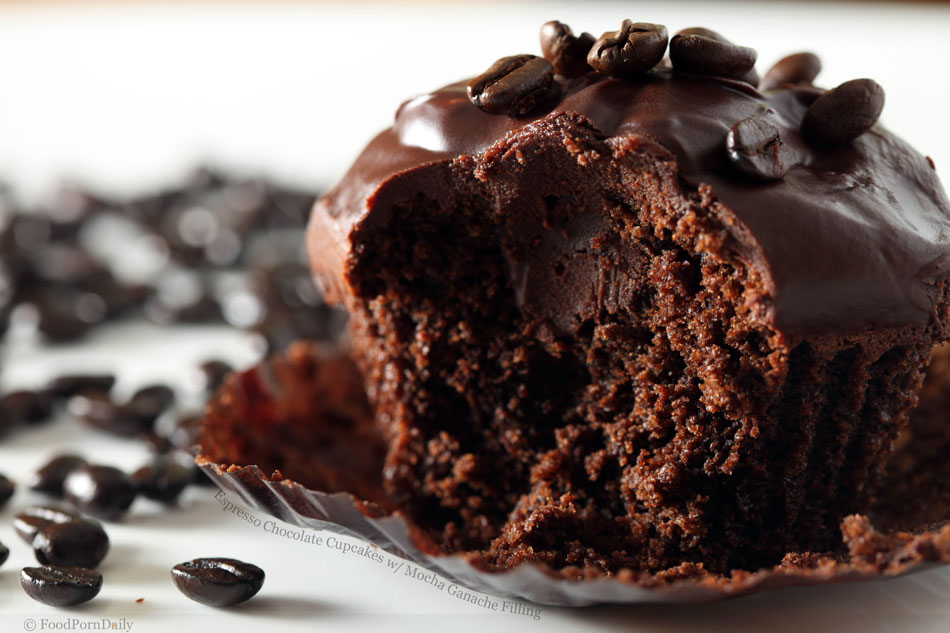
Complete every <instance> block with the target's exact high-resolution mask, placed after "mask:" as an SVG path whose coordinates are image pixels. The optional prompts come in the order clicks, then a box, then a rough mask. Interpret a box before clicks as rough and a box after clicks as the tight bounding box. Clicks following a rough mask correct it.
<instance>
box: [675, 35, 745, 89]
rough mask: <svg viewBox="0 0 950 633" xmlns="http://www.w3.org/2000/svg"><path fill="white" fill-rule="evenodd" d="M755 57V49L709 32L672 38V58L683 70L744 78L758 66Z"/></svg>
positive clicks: (699, 73)
mask: <svg viewBox="0 0 950 633" xmlns="http://www.w3.org/2000/svg"><path fill="white" fill-rule="evenodd" d="M716 35H718V33H717V34H716ZM720 37H721V36H720ZM756 57H758V54H757V53H756V52H755V49H752V48H748V47H745V46H737V45H736V44H732V43H731V42H727V41H722V40H718V39H714V38H712V37H709V36H708V35H693V34H686V35H683V34H677V35H674V36H673V39H672V40H670V61H671V62H672V63H673V69H674V70H677V71H680V72H689V73H696V74H698V75H714V76H717V77H728V78H732V79H742V78H743V77H744V76H745V75H746V74H747V73H748V72H749V71H750V70H752V69H753V68H754V67H755V60H756Z"/></svg>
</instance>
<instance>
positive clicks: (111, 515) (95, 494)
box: [63, 466, 138, 519]
mask: <svg viewBox="0 0 950 633" xmlns="http://www.w3.org/2000/svg"><path fill="white" fill-rule="evenodd" d="M63 491H64V492H65V493H66V500H67V501H69V502H70V503H72V504H73V505H74V506H76V508H78V509H79V510H80V511H82V512H87V513H89V514H91V515H93V516H96V517H99V518H102V519H117V518H119V517H120V516H122V514H124V513H125V512H126V510H128V509H129V506H131V505H132V502H133V501H135V495H136V493H137V492H138V487H137V486H136V485H135V482H134V481H133V480H132V478H131V477H129V476H128V475H126V474H125V473H124V472H122V471H121V470H119V469H118V468H113V467H112V466H84V467H82V468H78V469H76V470H74V471H72V472H71V473H69V475H67V476H66V481H65V482H64V483H63Z"/></svg>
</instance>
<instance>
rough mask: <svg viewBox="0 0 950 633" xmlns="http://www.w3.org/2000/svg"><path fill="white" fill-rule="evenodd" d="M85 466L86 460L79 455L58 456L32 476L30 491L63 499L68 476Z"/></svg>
mask: <svg viewBox="0 0 950 633" xmlns="http://www.w3.org/2000/svg"><path fill="white" fill-rule="evenodd" d="M85 465H86V460H85V459H83V458H82V457H80V456H79V455H58V456H56V457H54V458H53V459H51V460H49V461H48V462H46V464H44V465H43V466H42V467H40V468H39V470H37V471H36V472H34V473H33V474H32V475H30V477H29V479H28V480H27V484H26V485H27V487H28V488H29V489H30V490H34V491H36V492H42V493H44V494H47V495H50V496H52V497H62V496H63V481H65V479H66V475H68V474H69V473H70V472H72V471H74V470H76V469H77V468H80V467H82V466H85Z"/></svg>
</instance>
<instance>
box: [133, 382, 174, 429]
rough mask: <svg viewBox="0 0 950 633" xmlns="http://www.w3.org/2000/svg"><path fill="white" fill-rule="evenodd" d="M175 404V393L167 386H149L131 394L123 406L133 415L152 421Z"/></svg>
mask: <svg viewBox="0 0 950 633" xmlns="http://www.w3.org/2000/svg"><path fill="white" fill-rule="evenodd" d="M174 402H175V392H174V390H172V388H171V387H169V386H167V385H150V386H148V387H143V388H141V389H139V390H138V391H136V392H135V393H134V394H132V397H131V398H129V401H128V402H127V403H126V404H125V407H124V408H125V409H128V410H129V411H130V412H131V413H133V414H134V415H138V416H140V417H142V418H151V419H152V420H153V421H154V420H155V419H156V418H158V416H160V415H161V414H162V413H164V412H165V410H166V409H168V407H170V406H171V405H172V403H174Z"/></svg>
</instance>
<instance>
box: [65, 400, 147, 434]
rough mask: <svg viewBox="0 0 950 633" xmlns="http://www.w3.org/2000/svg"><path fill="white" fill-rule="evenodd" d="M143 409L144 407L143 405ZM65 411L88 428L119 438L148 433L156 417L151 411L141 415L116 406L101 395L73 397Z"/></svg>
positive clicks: (121, 406) (123, 406) (127, 408)
mask: <svg viewBox="0 0 950 633" xmlns="http://www.w3.org/2000/svg"><path fill="white" fill-rule="evenodd" d="M143 408H146V407H145V406H144V405H143ZM67 410H68V411H69V413H70V415H73V416H75V417H76V418H78V419H80V420H82V421H83V422H84V423H86V424H88V425H89V426H91V427H93V428H96V429H99V430H100V431H105V432H106V433H111V434H113V435H119V436H121V437H138V436H139V435H142V434H145V433H148V432H149V431H151V430H152V427H154V426H155V419H156V418H157V417H158V416H157V414H154V413H153V412H151V411H148V412H146V413H142V412H139V411H137V410H136V409H134V408H132V407H130V406H128V405H119V404H116V403H115V402H113V400H112V399H111V398H110V397H109V396H107V395H105V394H102V393H88V394H83V395H79V396H74V397H72V398H70V399H69V404H68V406H67Z"/></svg>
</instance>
